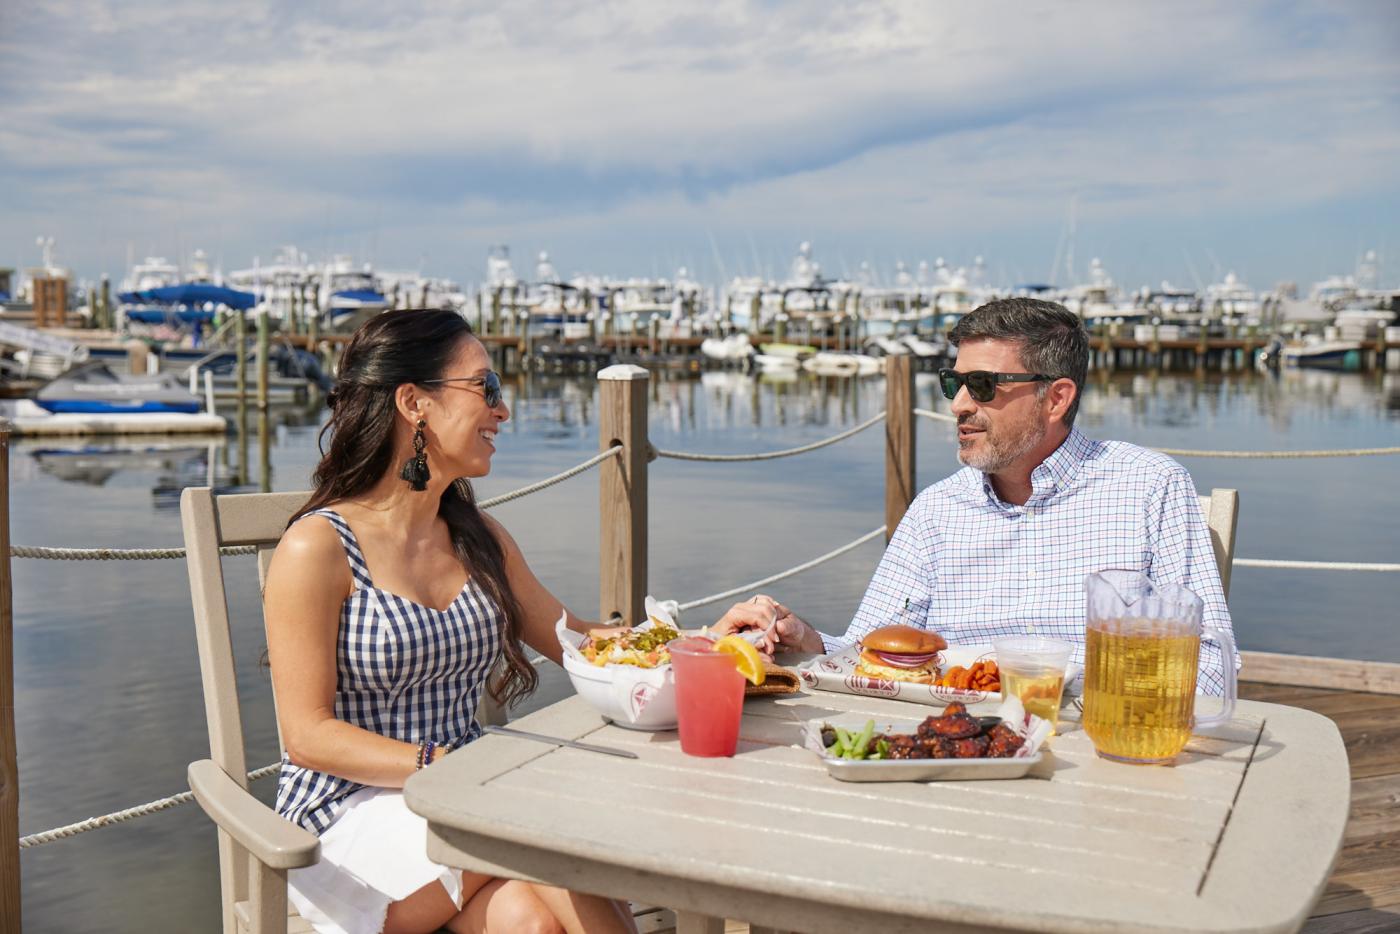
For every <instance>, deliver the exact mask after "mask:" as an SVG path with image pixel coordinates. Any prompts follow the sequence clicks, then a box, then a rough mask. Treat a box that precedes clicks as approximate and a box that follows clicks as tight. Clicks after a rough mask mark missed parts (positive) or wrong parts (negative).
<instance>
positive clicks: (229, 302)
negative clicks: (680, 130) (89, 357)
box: [117, 282, 258, 310]
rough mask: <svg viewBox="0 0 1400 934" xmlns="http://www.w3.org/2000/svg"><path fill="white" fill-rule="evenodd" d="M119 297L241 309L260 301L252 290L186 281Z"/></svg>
mask: <svg viewBox="0 0 1400 934" xmlns="http://www.w3.org/2000/svg"><path fill="white" fill-rule="evenodd" d="M117 298H119V299H121V300H122V301H124V302H132V303H142V304H150V305H203V304H205V303H207V302H213V303H214V304H216V305H225V306H227V307H229V308H236V309H239V310H244V309H248V308H252V307H253V306H254V305H256V304H257V301H258V297H257V296H256V295H254V294H253V293H252V292H240V291H239V290H238V289H226V288H224V287H223V286H221V285H209V284H208V283H204V282H186V283H184V284H183V285H167V286H163V287H161V288H159V289H144V290H142V291H140V292H123V293H121V294H120V295H118V296H117Z"/></svg>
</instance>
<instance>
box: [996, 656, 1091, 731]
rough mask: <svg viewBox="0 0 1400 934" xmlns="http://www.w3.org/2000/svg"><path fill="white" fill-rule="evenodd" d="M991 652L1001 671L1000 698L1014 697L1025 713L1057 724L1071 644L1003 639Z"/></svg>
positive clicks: (1052, 724)
mask: <svg viewBox="0 0 1400 934" xmlns="http://www.w3.org/2000/svg"><path fill="white" fill-rule="evenodd" d="M992 649H993V650H994V651H995V652H996V656H997V668H998V669H999V670H1000V672H1001V696H1002V698H1003V699H1005V698H1007V697H1010V696H1011V695H1013V694H1014V695H1015V696H1017V697H1019V698H1020V699H1021V704H1022V705H1023V706H1024V707H1025V708H1026V712H1027V713H1033V714H1035V715H1036V716H1037V717H1040V718H1041V719H1043V720H1047V721H1049V722H1050V724H1051V726H1054V725H1056V724H1057V722H1058V721H1059V717H1060V700H1061V698H1062V697H1063V696H1064V690H1065V669H1066V668H1067V667H1068V666H1069V659H1070V656H1071V655H1073V654H1074V645H1073V643H1069V642H1065V641H1063V640H1061V639H1048V638H1046V637H1044V636H1003V637H1002V638H1000V639H993V640H992Z"/></svg>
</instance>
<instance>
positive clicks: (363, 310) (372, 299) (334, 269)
mask: <svg viewBox="0 0 1400 934" xmlns="http://www.w3.org/2000/svg"><path fill="white" fill-rule="evenodd" d="M318 305H319V307H320V309H321V314H322V315H323V316H324V317H325V320H326V324H327V326H328V327H330V328H331V329H333V330H336V331H345V332H350V331H354V330H355V329H356V328H358V327H359V326H360V325H361V324H363V323H364V322H366V321H368V320H369V319H370V318H372V317H374V316H375V315H377V314H379V313H380V312H381V311H384V310H385V309H386V308H388V307H389V300H388V299H387V298H385V297H384V293H383V292H381V291H379V283H378V282H377V281H376V280H375V277H374V270H373V268H372V267H371V266H370V264H369V263H365V264H364V265H363V266H360V267H358V268H357V267H356V266H355V264H354V263H353V262H352V261H351V259H350V257H348V256H343V255H337V256H335V257H334V258H332V260H331V261H330V262H329V263H327V264H326V266H325V269H324V270H323V271H322V273H321V282H320V301H319V303H318Z"/></svg>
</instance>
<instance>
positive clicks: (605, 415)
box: [598, 363, 651, 626]
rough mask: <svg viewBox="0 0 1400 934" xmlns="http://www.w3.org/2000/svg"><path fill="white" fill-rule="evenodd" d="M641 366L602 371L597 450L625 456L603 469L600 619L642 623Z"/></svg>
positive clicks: (645, 449) (644, 446)
mask: <svg viewBox="0 0 1400 934" xmlns="http://www.w3.org/2000/svg"><path fill="white" fill-rule="evenodd" d="M650 378H651V374H650V373H648V372H647V371H646V370H644V369H642V368H641V367H639V366H633V365H631V364H625V363H620V364H615V365H613V366H610V367H606V368H604V369H602V370H600V371H599V372H598V391H599V399H598V450H600V451H606V450H607V449H608V448H610V447H612V446H613V445H616V444H621V445H622V453H621V455H619V456H617V457H611V458H609V459H607V460H605V461H603V463H602V465H601V466H600V467H599V487H598V519H599V523H598V527H599V530H600V541H599V548H598V559H599V574H598V618H599V619H600V620H603V621H606V620H608V619H611V618H612V617H613V616H615V615H616V616H621V617H622V619H623V621H624V624H625V625H628V626H635V625H637V624H638V623H640V622H641V621H642V617H643V612H644V611H643V606H642V603H643V598H645V596H646V592H647V461H648V459H649V458H648V455H649V454H650V451H651V445H650V444H649V443H648V441H647V382H648V380H649V379H650Z"/></svg>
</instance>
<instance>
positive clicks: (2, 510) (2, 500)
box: [0, 420, 20, 932]
mask: <svg viewBox="0 0 1400 934" xmlns="http://www.w3.org/2000/svg"><path fill="white" fill-rule="evenodd" d="M11 570H12V569H11V567H10V425H9V422H6V421H4V420H0V930H3V931H15V932H18V931H19V929H20V910H19V760H18V756H17V755H16V752H15V653H14V595H15V590H14V582H13V578H12V577H11Z"/></svg>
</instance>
